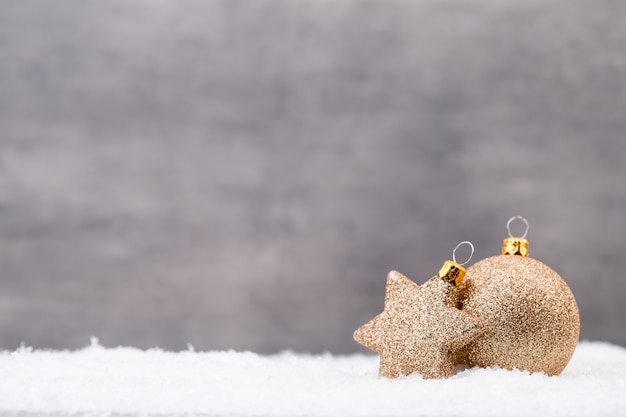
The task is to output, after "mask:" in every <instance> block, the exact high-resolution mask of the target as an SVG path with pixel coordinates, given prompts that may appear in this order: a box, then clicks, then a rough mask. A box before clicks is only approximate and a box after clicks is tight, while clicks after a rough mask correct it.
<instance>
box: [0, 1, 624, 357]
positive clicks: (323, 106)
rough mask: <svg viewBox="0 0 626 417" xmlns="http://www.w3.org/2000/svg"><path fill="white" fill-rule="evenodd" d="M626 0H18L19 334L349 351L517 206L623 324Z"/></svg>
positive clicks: (4, 206) (596, 315) (7, 277)
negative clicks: (385, 313) (405, 279)
mask: <svg viewBox="0 0 626 417" xmlns="http://www.w3.org/2000/svg"><path fill="white" fill-rule="evenodd" d="M625 16H626V2H624V1H621V0H596V1H593V2H592V1H586V0H567V1H566V0H561V1H559V0H557V1H539V0H524V1H515V0H394V1H387V0H298V1H296V0H263V1H238V0H208V1H192V0H183V1H175V0H151V1H148V0H130V1H129V0H112V1H102V2H97V1H82V0H58V1H54V2H50V1H45V0H38V1H33V0H23V1H10V0H5V1H0V348H4V349H14V348H16V347H18V346H19V345H20V343H22V342H24V343H26V344H28V345H31V346H34V347H37V348H79V347H82V346H85V345H86V344H88V343H89V337H90V336H97V337H99V338H100V341H101V343H103V344H104V345H107V346H115V345H131V346H137V347H142V348H147V347H153V346H159V347H162V348H167V349H185V348H186V347H187V344H188V343H190V344H192V345H193V346H194V347H195V348H196V349H202V350H207V349H231V348H232V349H237V350H243V349H249V350H254V351H258V352H275V351H279V350H283V349H294V350H297V351H308V352H320V351H330V352H334V353H349V352H355V351H360V350H361V349H362V348H361V347H360V346H358V345H357V344H356V343H355V342H353V341H352V332H353V331H354V330H355V329H356V328H357V327H358V326H360V325H361V324H362V323H364V322H365V321H367V320H369V319H370V318H372V317H373V316H374V315H375V314H377V313H378V312H380V311H381V310H382V306H383V298H384V285H385V276H386V274H387V272H388V271H389V270H391V269H397V270H400V271H402V272H403V273H405V274H407V275H408V276H410V277H411V278H413V279H414V280H415V281H417V282H418V283H422V282H424V281H425V280H426V279H428V278H429V277H430V276H432V275H433V274H434V273H435V272H436V271H437V270H438V269H439V267H440V266H441V263H442V261H444V260H445V259H448V258H449V257H450V255H451V250H452V248H454V246H455V245H456V244H457V243H458V242H459V241H461V240H465V239H470V240H472V241H473V242H474V244H475V246H476V253H475V256H474V259H473V261H477V260H479V259H482V258H484V257H487V256H491V255H495V254H498V253H499V251H500V246H501V242H502V239H503V238H504V237H506V228H505V224H506V221H507V219H508V218H509V217H510V216H513V215H516V214H521V215H524V216H526V217H527V218H528V220H529V221H530V223H531V229H530V233H529V236H528V237H529V240H530V242H531V256H533V257H535V258H537V259H539V260H541V261H543V262H545V263H547V264H548V265H550V266H551V267H553V268H554V269H555V270H556V271H557V272H559V273H560V274H561V275H562V276H563V277H564V279H565V280H566V281H567V282H568V284H569V285H570V287H571V288H572V291H573V292H574V294H575V296H576V297H577V300H578V303H579V307H580V314H581V319H582V337H583V338H585V339H594V340H608V341H611V342H615V343H618V344H622V345H626V323H625V321H624V317H626V304H625V303H624V297H625V296H626V277H625V273H624V269H625V257H624V254H625V253H626V221H625V214H626V185H625V184H626V24H624V22H625V20H624V19H625Z"/></svg>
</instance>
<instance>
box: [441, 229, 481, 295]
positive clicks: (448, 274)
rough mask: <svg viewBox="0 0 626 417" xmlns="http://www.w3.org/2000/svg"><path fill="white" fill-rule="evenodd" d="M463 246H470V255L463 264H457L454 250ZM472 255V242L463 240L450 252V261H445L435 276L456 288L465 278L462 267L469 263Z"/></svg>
mask: <svg viewBox="0 0 626 417" xmlns="http://www.w3.org/2000/svg"><path fill="white" fill-rule="evenodd" d="M464 244H467V245H469V246H470V248H471V249H472V253H471V254H470V256H469V258H467V261H465V262H463V263H458V262H457V261H456V250H457V249H458V248H459V247H460V246H461V245H464ZM472 255H474V245H472V242H470V241H468V240H464V241H463V242H461V243H459V244H458V245H456V247H455V248H454V250H453V251H452V260H447V261H445V262H444V263H443V265H442V266H441V269H440V270H439V272H438V273H437V276H438V277H439V278H441V279H442V280H444V281H446V282H447V283H449V284H451V285H455V286H457V287H458V286H459V285H460V284H461V281H463V277H464V276H465V268H464V267H463V265H465V264H466V263H468V262H469V261H470V259H472Z"/></svg>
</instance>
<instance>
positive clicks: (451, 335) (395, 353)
mask: <svg viewBox="0 0 626 417" xmlns="http://www.w3.org/2000/svg"><path fill="white" fill-rule="evenodd" d="M459 295H460V294H459V288H458V287H455V286H454V285H451V284H449V283H447V282H445V281H443V280H442V279H441V278H439V277H437V276H435V277H433V278H431V279H430V280H428V281H427V282H426V283H424V284H423V285H422V286H419V285H417V284H416V283H414V282H413V281H411V280H410V279H408V278H407V277H405V276H404V275H402V274H401V273H399V272H397V271H391V272H390V273H389V275H388V276H387V287H386V294H385V308H384V311H383V312H382V313H381V314H379V315H378V316H376V317H375V318H374V319H372V320H371V321H369V322H368V323H366V324H365V325H363V326H362V327H360V328H359V329H358V330H357V331H356V332H354V340H356V341H357V342H358V343H360V344H362V345H363V346H365V347H367V348H370V349H372V350H373V351H375V352H377V353H379V354H380V368H379V373H380V375H381V376H385V377H387V378H396V377H398V376H400V375H409V374H411V373H419V374H421V375H422V376H423V377H424V378H447V377H449V376H451V375H452V374H453V371H454V366H455V364H456V363H455V361H456V360H457V355H456V353H457V351H458V350H459V349H461V348H462V347H464V346H465V345H467V344H468V343H470V342H471V341H473V340H476V339H477V338H478V337H479V336H480V335H481V334H482V333H483V332H484V327H483V326H482V325H481V323H480V321H479V320H478V319H476V318H475V317H473V316H472V315H470V314H468V313H467V312H464V311H461V310H459V309H458V308H457V300H458V298H459Z"/></svg>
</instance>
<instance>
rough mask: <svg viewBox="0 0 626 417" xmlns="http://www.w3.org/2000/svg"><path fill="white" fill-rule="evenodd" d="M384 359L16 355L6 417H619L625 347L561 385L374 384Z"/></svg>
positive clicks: (0, 376)
mask: <svg viewBox="0 0 626 417" xmlns="http://www.w3.org/2000/svg"><path fill="white" fill-rule="evenodd" d="M377 368H378V357H377V356H367V355H350V356H333V355H330V354H326V355H303V354H294V353H289V352H287V353H281V354H277V355H271V356H261V355H258V354H255V353H251V352H234V351H228V352H223V351H222V352H194V351H193V349H190V350H188V351H183V352H178V353H174V352H166V351H162V350H159V349H151V350H148V351H142V350H138V349H134V348H126V347H120V348H114V349H108V348H104V347H102V346H100V345H98V344H97V342H95V341H94V342H92V344H91V346H89V347H87V348H85V349H82V350H79V351H75V352H68V351H37V350H32V349H30V348H21V349H19V350H17V351H15V352H8V351H3V352H0V414H1V415H5V416H7V415H16V416H17V415H19V416H21V417H24V416H35V415H54V416H64V415H70V414H71V415H82V416H91V415H97V416H104V415H107V416H108V415H124V416H125V415H183V414H187V415H189V414H202V415H206V416H229V417H234V416H307V417H317V416H320V417H321V416H337V417H350V416H377V417H382V416H591V415H593V416H619V415H622V416H623V415H626V399H625V398H624V393H626V349H624V348H622V347H619V346H615V345H610V344H608V343H600V342H582V343H580V344H579V346H578V348H577V350H576V353H575V355H574V357H573V359H572V361H571V362H570V364H569V365H568V367H567V368H566V369H565V371H564V372H563V374H562V375H561V376H558V377H547V376H546V375H544V374H532V375H529V374H528V373H527V372H519V371H512V372H511V371H505V370H501V369H466V370H461V371H459V372H457V373H456V374H455V375H454V376H453V377H452V378H450V379H447V380H423V379H422V378H421V377H420V376H417V375H413V376H409V377H405V378H400V379H396V380H389V379H385V378H381V377H379V376H378V374H377Z"/></svg>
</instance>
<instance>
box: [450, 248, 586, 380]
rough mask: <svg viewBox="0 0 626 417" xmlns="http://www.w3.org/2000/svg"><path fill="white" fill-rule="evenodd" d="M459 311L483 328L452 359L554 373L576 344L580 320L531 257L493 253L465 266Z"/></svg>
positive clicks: (559, 282) (562, 287)
mask: <svg viewBox="0 0 626 417" xmlns="http://www.w3.org/2000/svg"><path fill="white" fill-rule="evenodd" d="M459 289H460V290H461V303H462V310H463V311H465V312H467V313H470V314H472V315H474V316H476V317H478V318H479V319H480V320H481V321H482V322H483V323H484V324H485V326H487V328H488V330H487V331H486V332H485V333H484V334H483V335H482V336H481V337H479V338H478V339H476V340H475V341H473V342H472V343H470V344H469V345H468V346H467V347H465V348H464V349H463V350H462V352H461V354H460V356H459V359H458V361H459V362H464V363H465V364H467V365H469V366H481V367H489V366H494V365H497V366H499V367H501V368H505V369H513V368H517V369H520V370H527V371H530V372H545V373H546V374H548V375H558V374H560V373H561V371H563V369H564V368H565V366H566V365H567V363H568V362H569V360H570V359H571V357H572V355H573V353H574V349H575V348H576V345H577V343H578V336H579V332H580V318H579V315H578V306H577V305H576V300H575V299H574V296H573V294H572V292H571V291H570V289H569V287H568V286H567V284H566V283H565V282H564V281H563V279H561V277H560V276H559V275H558V274H557V273H556V272H554V271H553V270H552V269H551V268H549V267H548V266H547V265H545V264H543V263H541V262H539V261H537V260H536V259H532V258H528V257H523V256H517V255H499V256H493V257H491V258H487V259H484V260H482V261H480V262H478V263H476V264H474V265H473V266H472V267H470V268H468V270H467V274H466V275H465V279H464V280H463V282H462V283H461V285H460V286H459Z"/></svg>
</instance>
